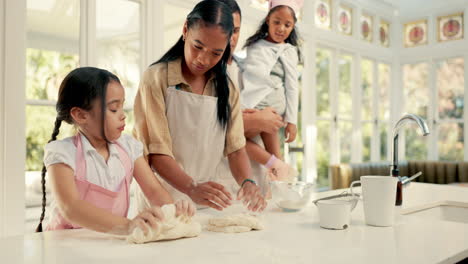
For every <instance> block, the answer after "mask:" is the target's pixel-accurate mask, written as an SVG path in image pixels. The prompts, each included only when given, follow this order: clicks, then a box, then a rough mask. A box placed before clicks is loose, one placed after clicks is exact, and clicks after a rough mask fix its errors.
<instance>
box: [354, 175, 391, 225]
mask: <svg viewBox="0 0 468 264" xmlns="http://www.w3.org/2000/svg"><path fill="white" fill-rule="evenodd" d="M358 183H361V186H362V197H363V201H364V217H365V219H366V224H368V225H372V226H392V225H393V223H394V221H395V199H396V188H397V183H398V179H397V178H396V177H391V176H361V180H360V181H353V182H352V183H351V185H350V186H349V189H350V191H351V194H354V193H353V186H354V185H356V184H358Z"/></svg>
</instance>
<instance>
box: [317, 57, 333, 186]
mask: <svg viewBox="0 0 468 264" xmlns="http://www.w3.org/2000/svg"><path fill="white" fill-rule="evenodd" d="M316 58H317V59H316V64H315V65H316V66H315V67H316V74H317V76H316V80H317V83H316V85H317V116H318V117H317V148H316V157H317V185H318V186H328V165H329V164H330V129H331V127H330V125H331V114H330V64H331V51H330V50H328V49H321V48H319V49H318V50H317V54H316Z"/></svg>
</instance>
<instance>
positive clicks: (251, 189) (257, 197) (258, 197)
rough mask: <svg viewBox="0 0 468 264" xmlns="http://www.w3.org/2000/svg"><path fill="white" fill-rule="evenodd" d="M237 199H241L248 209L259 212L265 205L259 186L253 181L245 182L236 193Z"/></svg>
mask: <svg viewBox="0 0 468 264" xmlns="http://www.w3.org/2000/svg"><path fill="white" fill-rule="evenodd" d="M237 200H242V202H243V203H244V205H246V206H247V208H248V209H249V210H250V211H253V212H261V211H263V210H264V209H265V207H266V206H267V202H266V201H265V197H263V195H262V193H261V191H260V188H259V187H258V186H257V185H256V184H255V183H253V182H250V181H249V182H245V183H244V185H242V188H241V189H240V190H239V192H238V193H237Z"/></svg>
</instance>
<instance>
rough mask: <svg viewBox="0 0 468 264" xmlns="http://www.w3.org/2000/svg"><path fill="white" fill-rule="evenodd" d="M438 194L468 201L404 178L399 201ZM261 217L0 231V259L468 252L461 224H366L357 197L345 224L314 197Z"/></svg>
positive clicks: (448, 255)
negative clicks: (121, 231) (324, 214)
mask: <svg viewBox="0 0 468 264" xmlns="http://www.w3.org/2000/svg"><path fill="white" fill-rule="evenodd" d="M334 192H341V191H340V190H337V191H334ZM330 193H331V192H327V193H319V194H317V195H318V196H320V197H323V196H327V195H328V194H330ZM444 200H451V201H460V202H468V188H466V187H457V186H447V185H434V184H423V183H411V184H410V186H409V187H407V188H405V189H404V205H403V209H405V208H409V207H414V206H419V205H422V204H426V203H432V202H438V201H444ZM218 214H219V213H218V212H215V211H213V210H211V209H206V210H201V211H199V212H198V213H197V215H198V216H197V217H198V219H199V220H200V221H202V222H203V221H204V220H206V218H208V217H209V216H211V215H218ZM262 217H264V222H265V224H266V226H267V227H266V229H265V230H262V231H254V232H248V233H240V234H223V233H212V232H208V231H205V230H204V231H203V232H202V233H201V235H200V236H199V237H196V238H190V239H180V240H175V241H165V242H156V243H148V244H143V245H133V244H128V243H126V242H125V240H122V239H120V238H116V237H112V236H109V235H105V234H100V233H96V232H92V231H89V230H63V231H53V232H44V233H41V234H27V235H24V236H15V237H8V238H3V239H0V262H1V263H5V264H6V263H8V264H10V263H85V264H92V263H135V264H136V263H152V264H154V263H190V264H192V263H222V264H228V263H236V264H240V263H256V264H257V263H425V264H426V263H454V262H457V261H460V260H462V259H464V258H467V257H468V224H463V223H456V222H449V221H437V220H431V221H425V220H423V219H421V218H415V217H409V216H399V217H398V218H397V221H396V224H395V226H393V227H371V226H367V225H365V223H364V215H363V209H362V201H360V202H359V203H358V206H357V207H356V209H355V210H354V211H353V212H352V218H351V219H352V220H351V226H350V227H349V228H348V229H346V230H326V229H322V228H320V227H319V224H318V222H319V216H318V211H317V208H316V207H315V206H314V205H310V206H309V207H308V208H306V209H304V210H303V211H301V212H296V213H284V212H281V211H280V210H279V209H277V208H276V207H275V206H274V205H273V204H271V205H270V206H269V209H268V210H267V211H266V212H265V213H264V215H263V216H262Z"/></svg>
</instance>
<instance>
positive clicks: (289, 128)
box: [284, 123, 297, 143]
mask: <svg viewBox="0 0 468 264" xmlns="http://www.w3.org/2000/svg"><path fill="white" fill-rule="evenodd" d="M296 134H297V127H296V125H294V124H291V123H288V125H286V128H285V129H284V137H285V138H286V143H291V142H293V141H294V140H295V139H296Z"/></svg>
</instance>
